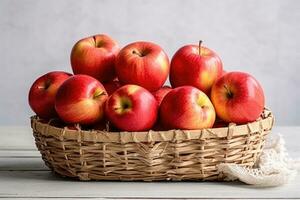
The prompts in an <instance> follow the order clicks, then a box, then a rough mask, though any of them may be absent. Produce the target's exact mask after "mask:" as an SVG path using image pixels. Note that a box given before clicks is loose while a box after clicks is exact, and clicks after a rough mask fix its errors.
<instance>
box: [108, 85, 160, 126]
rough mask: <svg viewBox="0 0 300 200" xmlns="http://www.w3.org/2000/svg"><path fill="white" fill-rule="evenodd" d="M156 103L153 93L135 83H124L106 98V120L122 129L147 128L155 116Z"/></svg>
mask: <svg viewBox="0 0 300 200" xmlns="http://www.w3.org/2000/svg"><path fill="white" fill-rule="evenodd" d="M157 112H158V105H157V102H156V99H155V98H154V97H153V95H152V94H151V93H150V92H149V91H148V90H146V89H144V88H142V87H140V86H137V85H125V86H122V87H121V88H119V89H118V90H117V91H115V92H114V93H113V94H112V95H111V96H110V97H109V99H108V100H107V102H106V107H105V114H106V116H107V118H108V120H109V121H110V122H111V123H112V124H113V125H114V126H115V127H117V128H118V129H120V130H123V131H145V130H149V129H150V128H151V127H152V126H153V125H154V123H155V121H156V118H157Z"/></svg>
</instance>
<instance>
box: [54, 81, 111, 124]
mask: <svg viewBox="0 0 300 200" xmlns="http://www.w3.org/2000/svg"><path fill="white" fill-rule="evenodd" d="M107 98H108V95H107V93H106V91H105V89H104V87H103V85H102V84H101V83H100V82H99V81H98V80H96V79H94V78H93V77H91V76H87V75H75V76H73V77H71V78H69V79H68V80H66V81H65V82H64V83H63V84H62V85H61V87H60V88H59V89H58V91H57V94H56V99H55V109H56V111H57V113H58V115H59V117H60V118H61V119H62V120H63V121H65V122H66V123H79V124H83V125H87V124H93V123H95V122H98V121H100V120H101V119H102V118H103V114H104V102H105V101H106V99H107Z"/></svg>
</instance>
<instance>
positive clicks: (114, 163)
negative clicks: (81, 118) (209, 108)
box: [31, 109, 274, 181]
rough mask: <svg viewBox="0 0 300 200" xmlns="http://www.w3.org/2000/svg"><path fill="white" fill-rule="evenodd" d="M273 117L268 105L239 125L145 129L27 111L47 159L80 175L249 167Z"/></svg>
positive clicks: (190, 173)
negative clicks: (104, 127)
mask: <svg viewBox="0 0 300 200" xmlns="http://www.w3.org/2000/svg"><path fill="white" fill-rule="evenodd" d="M273 123H274V117H273V115H272V113H271V112H270V111H269V110H267V109H265V110H264V112H263V114H262V115H261V117H260V118H259V119H258V120H257V121H255V122H252V123H248V124H243V125H235V124H229V126H228V127H222V128H211V129H202V130H169V131H152V130H150V131H147V132H108V131H99V130H71V129H68V128H67V127H64V128H59V127H57V126H54V125H50V124H49V123H45V122H43V121H42V120H41V119H39V118H38V117H36V116H33V117H31V127H32V129H33V134H34V137H35V142H36V146H37V148H38V149H39V151H40V152H41V154H42V158H43V160H44V161H45V163H46V165H47V166H48V167H49V168H50V169H51V170H53V171H54V172H56V173H58V174H60V175H62V176H67V177H73V178H78V179H80V180H124V181H134V180H139V181H155V180H172V181H181V180H194V181H204V180H223V179H224V175H223V174H221V173H219V172H218V169H217V166H218V164H220V163H236V164H239V165H243V166H247V167H253V165H254V164H255V162H256V160H257V159H258V157H259V156H260V154H261V152H262V148H263V145H264V143H265V137H266V135H267V134H268V133H269V132H270V131H271V129H272V126H273Z"/></svg>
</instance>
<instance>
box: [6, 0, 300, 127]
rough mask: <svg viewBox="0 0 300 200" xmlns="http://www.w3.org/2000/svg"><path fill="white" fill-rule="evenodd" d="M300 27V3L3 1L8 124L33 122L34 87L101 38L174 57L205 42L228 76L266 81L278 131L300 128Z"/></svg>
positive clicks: (269, 0)
mask: <svg viewBox="0 0 300 200" xmlns="http://www.w3.org/2000/svg"><path fill="white" fill-rule="evenodd" d="M299 24H300V1H297V0H281V1H280V0H226V1H221V0H186V1H184V0H182V1H180V0H151V1H146V0H119V1H117V0H92V1H84V0H81V1H72V0H54V1H53V0H52V1H37V0H23V1H16V0H0V69H1V71H0V125H26V124H29V116H30V115H32V112H31V111H30V108H29V106H28V103H27V94H28V90H29V88H30V85H31V84H32V82H33V81H34V80H35V79H36V78H37V77H38V76H40V75H42V74H44V73H46V72H48V71H51V70H65V71H70V72H71V68H70V62H69V54H70V50H71V48H72V46H73V44H74V43H75V42H76V41H77V40H79V39H81V38H83V37H86V36H89V35H92V34H97V33H107V34H109V35H111V36H112V37H113V38H115V39H116V40H117V41H119V43H120V45H121V46H124V45H125V44H127V43H129V42H133V41H136V40H148V41H153V42H155V43H158V44H159V45H161V46H162V47H163V48H164V49H165V51H166V52H167V53H168V55H169V57H170V58H171V56H172V55H173V54H174V53H175V51H176V50H177V49H178V48H179V47H181V46H183V45H185V44H188V43H195V44H196V43H197V42H198V40H199V39H202V40H203V41H204V45H205V46H208V47H210V48H211V49H213V50H215V51H216V52H217V53H218V54H219V56H220V57H221V58H222V60H223V63H224V66H225V69H226V70H228V71H232V70H240V71H246V72H249V73H251V74H253V75H254V76H255V77H256V78H257V79H258V80H259V81H260V82H261V84H262V85H263V87H264V89H265V95H266V98H267V105H268V107H270V108H271V109H272V110H273V112H274V113H275V116H276V123H277V125H278V124H279V125H300V118H299V117H298V113H300V107H299V105H298V103H300V101H299V100H300V89H299V88H300V78H299V72H300V66H299V65H300V37H299V35H300V25H299Z"/></svg>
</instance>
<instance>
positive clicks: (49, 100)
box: [28, 71, 71, 119]
mask: <svg viewBox="0 0 300 200" xmlns="http://www.w3.org/2000/svg"><path fill="white" fill-rule="evenodd" d="M70 76H71V74H69V73H66V72H60V71H54V72H49V73H47V74H45V75H43V76H41V77H39V78H38V79H37V80H36V81H35V82H34V83H33V84H32V86H31V88H30V91H29V95H28V102H29V105H30V107H31V109H32V110H33V111H34V112H35V113H36V114H37V115H38V116H39V117H41V118H44V119H50V118H53V117H56V116H57V114H56V112H55V108H54V100H55V95H56V92H57V90H58V88H59V87H60V85H61V84H62V83H63V82H64V81H65V80H66V79H68V78H69V77H70Z"/></svg>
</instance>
